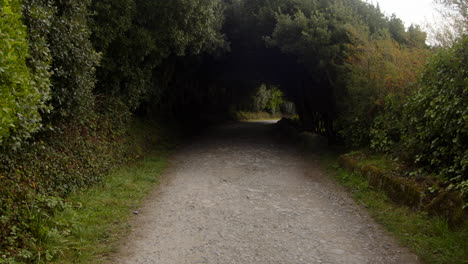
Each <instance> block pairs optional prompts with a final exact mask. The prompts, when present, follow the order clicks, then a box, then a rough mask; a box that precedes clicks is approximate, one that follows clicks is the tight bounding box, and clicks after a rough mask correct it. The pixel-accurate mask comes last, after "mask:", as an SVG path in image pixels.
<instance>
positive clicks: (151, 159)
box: [42, 150, 169, 263]
mask: <svg viewBox="0 0 468 264" xmlns="http://www.w3.org/2000/svg"><path fill="white" fill-rule="evenodd" d="M168 156H169V151H167V150H165V151H159V152H157V153H153V154H151V155H149V156H148V157H146V158H144V159H142V160H141V161H138V162H136V163H134V164H132V165H129V166H125V167H123V168H120V169H117V170H115V171H113V172H111V173H110V174H109V175H108V176H107V177H106V179H105V181H104V183H103V184H101V185H99V186H95V187H92V188H90V189H88V190H85V191H82V192H79V193H76V194H74V195H72V196H70V197H68V199H67V200H68V201H69V203H70V204H72V206H68V207H67V208H66V209H65V210H63V211H61V212H58V213H57V214H56V215H55V216H54V218H55V219H54V220H55V221H56V222H58V223H60V225H61V226H60V229H61V230H62V231H61V234H59V235H57V236H56V237H49V239H45V241H44V244H43V245H42V246H43V247H45V248H46V249H47V250H48V251H50V252H58V253H59V257H58V258H57V259H55V260H54V261H53V263H101V262H102V261H103V260H104V259H105V256H106V255H107V254H108V253H110V252H112V251H113V250H114V249H115V247H116V242H117V241H118V239H119V238H121V237H122V236H123V235H124V234H126V233H127V232H128V230H129V220H130V218H131V217H132V216H133V211H135V210H136V209H137V208H138V206H139V205H140V204H141V202H142V200H143V199H144V198H145V196H146V195H147V194H148V193H149V191H150V190H151V189H152V188H153V187H154V185H155V184H157V183H158V182H159V176H160V175H161V173H162V172H163V171H164V169H165V168H166V167H167V165H168Z"/></svg>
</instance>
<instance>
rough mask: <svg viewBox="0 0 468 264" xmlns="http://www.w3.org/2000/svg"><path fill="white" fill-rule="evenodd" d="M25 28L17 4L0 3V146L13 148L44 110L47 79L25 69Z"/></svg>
mask: <svg viewBox="0 0 468 264" xmlns="http://www.w3.org/2000/svg"><path fill="white" fill-rule="evenodd" d="M28 58H29V49H28V41H27V34H26V27H25V26H24V25H23V23H22V20H21V1H19V0H13V1H0V105H1V108H0V146H1V147H3V148H5V147H9V148H10V147H11V148H13V149H16V148H18V147H19V145H20V144H21V142H22V141H23V140H24V139H26V138H29V137H30V136H31V133H33V132H36V131H38V130H39V129H40V128H41V115H40V112H41V111H42V110H44V109H46V108H47V105H46V103H45V101H46V100H47V99H48V94H49V91H48V83H47V81H46V79H47V78H45V79H44V78H42V77H41V76H40V74H37V72H36V71H33V73H32V74H31V72H30V70H29V68H28V67H27V63H26V62H27V59H28Z"/></svg>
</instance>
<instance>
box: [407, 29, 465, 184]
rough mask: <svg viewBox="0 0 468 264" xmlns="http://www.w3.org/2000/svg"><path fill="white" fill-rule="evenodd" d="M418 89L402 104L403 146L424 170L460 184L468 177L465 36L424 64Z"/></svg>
mask: <svg viewBox="0 0 468 264" xmlns="http://www.w3.org/2000/svg"><path fill="white" fill-rule="evenodd" d="M420 85H421V89H420V90H419V92H418V93H416V95H415V96H413V97H411V99H410V100H409V102H408V104H407V105H406V106H405V109H404V114H405V115H406V116H407V119H408V121H407V124H406V126H407V128H405V129H404V130H403V133H402V134H404V137H403V147H404V149H405V150H406V151H407V152H409V153H410V154H411V156H414V157H415V159H414V160H413V161H414V162H416V163H417V164H418V165H420V166H423V167H425V168H426V169H427V170H429V171H432V172H435V173H437V174H439V175H440V176H441V177H444V178H446V179H450V180H451V181H452V182H454V183H456V185H459V186H465V187H464V188H465V192H466V191H467V190H466V182H467V180H468V178H467V175H468V170H467V168H468V149H467V148H466V146H467V145H468V125H467V124H468V100H467V98H468V37H467V36H465V37H464V38H462V39H461V40H460V41H459V42H458V43H457V44H456V45H454V47H452V48H449V49H444V50H441V51H440V52H439V53H438V54H437V55H436V56H434V57H433V58H432V59H431V60H430V62H429V63H428V65H427V66H426V68H425V70H424V73H423V75H422V77H421V81H420Z"/></svg>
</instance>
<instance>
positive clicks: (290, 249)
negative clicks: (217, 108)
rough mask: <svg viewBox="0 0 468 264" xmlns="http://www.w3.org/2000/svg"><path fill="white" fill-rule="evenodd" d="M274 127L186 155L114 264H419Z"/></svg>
mask: <svg viewBox="0 0 468 264" xmlns="http://www.w3.org/2000/svg"><path fill="white" fill-rule="evenodd" d="M271 127H272V125H271V124H270V123H268V122H255V123H235V124H230V125H225V126H222V127H219V128H217V129H214V130H212V131H211V132H210V133H208V134H207V135H206V136H205V137H203V138H202V139H200V140H198V141H197V142H195V143H193V144H192V145H190V146H188V147H185V148H184V149H182V150H180V151H179V153H178V154H177V155H176V157H175V158H174V161H173V165H172V168H171V169H169V170H168V172H167V173H166V175H165V183H163V184H162V185H161V186H160V187H158V190H157V191H155V192H154V193H153V194H152V195H151V197H149V198H148V200H147V202H146V204H145V205H144V207H143V208H141V210H140V214H139V215H137V216H135V221H134V223H133V232H132V233H131V234H130V236H129V237H128V238H127V239H126V241H125V242H123V245H122V246H121V249H120V250H119V252H118V253H116V254H115V255H114V256H113V257H112V259H111V261H110V263H122V264H123V263H125V264H138V263H152V264H153V263H154V264H186V263H187V264H189V263H190V264H293V263H294V264H296V263H297V264H312V263H346V264H353V263H418V261H417V258H416V257H415V256H414V255H413V254H411V253H409V252H408V250H406V249H404V248H401V247H399V246H398V245H397V244H396V242H395V241H394V239H392V238H390V237H389V236H388V235H387V234H386V233H385V232H383V231H382V229H381V228H380V227H379V226H378V225H376V224H375V223H374V222H373V221H372V219H370V217H369V216H368V214H367V213H366V212H365V211H364V210H363V209H362V208H360V207H359V206H357V205H356V204H355V203H354V202H353V201H352V199H351V198H350V197H349V195H348V194H347V193H346V192H345V191H344V190H343V189H342V188H340V187H338V186H336V185H335V184H334V183H333V182H332V181H331V180H329V179H328V178H327V177H326V175H324V172H323V171H322V169H321V168H320V167H319V166H318V163H317V162H316V161H313V158H312V159H310V158H308V159H307V160H308V162H307V163H306V160H305V159H304V158H303V157H302V155H301V153H300V152H299V151H298V150H296V149H295V148H294V147H293V146H290V145H288V144H286V143H280V142H279V141H278V140H275V139H274V137H272V136H271V134H272V133H271V131H270V130H271Z"/></svg>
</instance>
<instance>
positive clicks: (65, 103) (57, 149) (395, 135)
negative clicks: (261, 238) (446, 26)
mask: <svg viewBox="0 0 468 264" xmlns="http://www.w3.org/2000/svg"><path fill="white" fill-rule="evenodd" d="M442 2H444V3H445V2H447V3H449V4H450V5H452V6H454V7H456V6H457V4H460V3H461V2H460V1H458V0H450V1H448V0H447V1H442ZM461 4H462V3H461ZM465 15H466V14H465ZM457 21H458V23H459V30H458V31H457V32H458V33H457V34H458V35H459V38H462V39H461V40H458V41H456V43H457V44H456V45H455V46H454V47H448V48H446V49H443V50H440V51H439V53H438V55H436V56H435V57H434V58H432V59H431V60H430V61H429V63H428V64H426V61H427V59H428V58H429V57H430V56H431V54H433V53H434V49H430V48H429V47H428V46H427V45H426V33H425V32H423V31H422V30H421V29H420V28H419V27H418V26H415V25H412V26H410V27H409V28H405V26H404V24H403V22H402V21H401V20H400V19H399V18H397V17H396V16H391V17H386V16H385V15H384V14H383V13H382V12H381V11H380V9H379V7H378V6H374V5H372V4H369V3H366V2H363V1H361V0H255V1H254V0H235V1H231V0H224V1H222V0H172V1H165V0H83V1H73V0H22V1H20V0H0V55H1V56H0V103H1V105H0V150H1V152H0V179H1V181H2V185H1V186H0V213H1V215H0V237H2V239H1V240H0V263H11V262H14V261H21V262H26V263H28V262H29V263H31V262H38V261H39V259H41V260H44V258H45V259H52V258H53V257H54V256H55V255H56V254H58V252H47V251H46V250H44V249H42V248H41V247H40V245H41V241H42V240H43V239H47V237H50V236H55V235H66V234H61V233H60V232H61V231H60V230H63V229H61V228H60V224H59V223H50V222H49V219H50V217H49V216H50V215H51V214H52V213H53V211H54V210H55V209H60V208H61V207H63V206H67V205H66V203H65V202H64V200H63V198H66V196H67V194H69V193H71V192H74V191H77V190H80V189H81V188H85V187H87V186H89V185H91V184H96V183H98V182H100V180H101V179H102V175H103V174H104V173H105V172H106V171H107V170H109V169H110V168H112V167H113V166H115V165H116V164H118V163H121V162H123V161H125V160H128V159H131V158H132V157H136V156H138V155H139V153H138V151H136V150H135V149H134V146H133V147H132V144H131V142H132V141H131V139H129V136H128V135H129V134H128V131H129V129H131V126H132V119H133V118H134V117H135V116H143V117H146V118H150V117H152V118H155V117H157V118H165V119H170V120H174V119H175V120H177V121H184V122H187V121H188V122H191V123H197V122H200V121H201V120H204V119H216V118H224V117H225V116H228V114H229V111H230V110H231V109H232V108H237V109H236V110H247V111H266V112H270V113H272V114H275V113H277V112H278V111H282V112H289V113H292V112H294V110H295V111H296V112H297V114H298V115H299V118H300V123H301V125H302V127H303V129H304V130H308V131H311V132H316V133H320V134H323V135H326V136H328V137H329V138H330V140H331V141H336V140H338V139H340V140H341V141H343V142H344V143H346V144H348V145H352V146H355V147H371V148H372V149H374V150H375V151H380V152H385V153H391V154H393V155H395V156H398V157H401V158H403V159H404V160H406V161H407V162H409V163H411V164H412V165H413V166H417V167H418V168H422V169H424V170H425V171H426V172H429V173H434V174H436V175H438V176H440V177H439V178H440V179H442V180H443V181H445V180H446V181H448V183H449V184H452V187H453V188H458V189H462V190H464V191H465V192H466V190H467V182H466V181H467V179H466V174H467V171H466V167H467V164H468V157H467V155H468V154H467V151H466V145H467V140H468V139H467V137H468V136H467V133H468V131H467V128H466V123H467V109H468V107H467V99H466V98H467V87H468V86H467V83H466V80H467V71H466V68H467V66H466V65H467V57H466V56H467V54H468V51H467V40H466V34H465V33H464V32H466V31H463V30H465V29H466V27H465V25H463V20H457ZM460 21H462V22H460ZM460 23H462V24H460ZM458 35H457V36H458ZM421 73H422V75H420V74H421ZM288 101H291V102H293V103H294V107H292V106H291V105H290V104H288V103H287V102H288ZM205 121H206V120H205Z"/></svg>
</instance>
